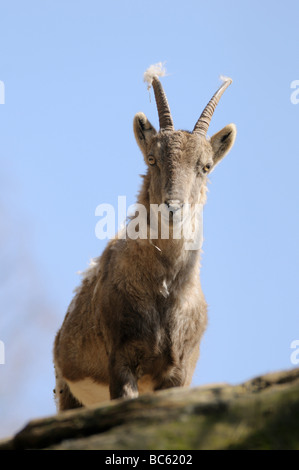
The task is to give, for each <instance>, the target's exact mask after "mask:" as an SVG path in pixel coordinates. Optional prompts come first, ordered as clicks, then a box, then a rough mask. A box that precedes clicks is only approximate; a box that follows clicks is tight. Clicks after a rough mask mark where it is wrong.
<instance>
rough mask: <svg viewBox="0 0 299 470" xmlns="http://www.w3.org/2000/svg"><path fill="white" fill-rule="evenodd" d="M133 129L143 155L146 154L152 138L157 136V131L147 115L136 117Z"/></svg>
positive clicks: (140, 114) (137, 115)
mask: <svg viewBox="0 0 299 470" xmlns="http://www.w3.org/2000/svg"><path fill="white" fill-rule="evenodd" d="M133 128H134V134H135V139H136V141H137V144H138V145H139V147H140V150H141V151H142V152H143V153H146V151H147V149H148V144H149V142H150V141H151V138H152V137H153V136H154V135H155V134H157V131H156V129H155V128H154V127H153V126H152V125H151V123H150V122H149V120H148V119H147V117H146V116H145V114H143V113H137V114H136V115H135V117H134V121H133Z"/></svg>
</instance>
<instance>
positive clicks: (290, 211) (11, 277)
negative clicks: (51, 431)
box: [0, 0, 299, 436]
mask: <svg viewBox="0 0 299 470" xmlns="http://www.w3.org/2000/svg"><path fill="white" fill-rule="evenodd" d="M298 15H299V4H298V2H297V1H295V0H287V1H285V2H276V3H275V2H272V1H269V0H263V1H260V0H259V1H257V0H251V1H247V0H246V1H242V2H240V1H237V0H235V1H232V0H228V1H226V2H223V1H218V0H214V1H210V2H205V1H201V0H197V1H191V0H185V1H184V2H181V1H177V0H171V1H169V0H159V1H157V0H153V1H151V2H145V1H140V0H138V1H137V0H136V1H135V0H132V1H130V0H128V1H125V2H124V1H120V0H119V1H109V2H103V1H101V0H98V1H96V0H84V1H82V0H81V1H76V0H75V1H74V0H72V1H71V0H69V1H67V0H62V1H58V0H51V1H48V0H45V1H43V2H41V1H37V0H36V1H32V0H28V1H26V2H23V1H21V0H18V1H17V0H11V1H9V2H8V1H6V2H4V1H3V2H1V4H0V80H1V81H2V82H3V83H4V84H5V104H4V105H0V122H1V126H0V164H1V172H0V210H1V225H0V340H2V341H3V342H4V343H5V353H6V358H5V359H6V363H5V365H0V416H1V419H0V436H5V435H7V434H8V433H10V432H12V431H14V430H16V429H17V428H18V427H20V426H22V425H23V424H24V422H25V421H27V420H28V419H29V418H32V417H36V416H41V415H47V414H50V413H53V412H54V411H55V408H54V403H53V400H52V389H53V387H54V378H53V369H52V359H51V354H52V351H51V349H52V342H53V337H54V335H55V332H56V330H57V329H58V328H59V327H60V324H61V322H62V320H63V317H64V314H65V311H66V309H67V306H68V304H69V302H70V300H71V298H72V291H73V289H74V288H75V287H76V286H77V285H78V283H79V280H80V278H79V277H78V275H77V274H76V272H77V271H80V270H83V269H85V268H86V267H87V263H88V262H89V260H90V258H92V257H94V256H97V255H99V254H100V253H101V252H102V250H103V248H104V246H105V243H106V242H103V241H99V240H98V239H97V238H96V237H95V232H94V229H95V225H96V222H97V220H98V219H97V218H96V217H95V208H96V207H97V205H98V204H101V203H104V202H105V203H110V204H116V202H117V197H118V196H119V195H126V196H127V201H128V205H129V204H132V203H133V202H134V201H135V196H136V194H137V192H138V190H139V187H140V183H141V179H140V177H139V175H140V174H142V173H144V171H145V166H144V163H143V158H142V156H141V153H140V151H139V149H138V147H137V144H136V143H135V140H134V136H133V131H132V120H133V117H134V114H135V113H136V112H138V111H143V112H145V114H146V115H147V116H148V118H149V119H150V120H151V121H152V122H153V123H154V124H155V125H156V126H158V118H157V112H156V107H155V103H154V100H153V99H152V102H150V101H149V95H148V92H147V90H146V85H145V84H144V83H143V80H142V77H143V72H144V71H145V70H146V68H147V67H148V66H149V65H150V64H152V63H156V62H159V61H163V62H164V61H165V62H166V67H167V71H168V73H169V75H168V76H167V77H165V78H164V79H163V85H164V88H165V90H166V92H167V96H168V100H169V103H170V107H171V110H172V115H173V118H174V123H175V127H176V128H183V129H189V130H192V128H193V126H194V124H195V122H196V120H197V119H198V117H199V115H200V113H201V111H202V109H203V107H204V106H205V105H206V103H207V101H208V100H209V99H210V97H211V96H212V94H213V93H214V91H215V90H216V88H217V87H218V86H219V83H220V82H219V75H220V74H223V75H228V76H231V77H232V78H233V80H234V81H233V84H232V86H231V87H230V88H229V89H228V90H227V92H226V93H225V95H224V96H223V98H222V100H221V102H220V104H219V106H218V108H217V110H216V112H215V114H214V117H213V120H212V123H211V126H210V129H209V133H210V135H212V134H213V133H214V132H216V131H218V130H220V129H221V128H222V127H224V126H225V125H226V124H228V123H230V122H234V123H235V124H236V125H237V129H238V135H237V140H236V143H235V146H234V148H233V150H232V151H231V153H230V154H229V155H228V156H227V157H226V158H225V159H224V160H223V161H222V163H221V164H220V165H219V166H218V167H217V169H216V170H215V172H214V173H213V174H212V175H211V178H210V179H211V183H210V185H209V193H208V202H207V205H206V206H205V211H204V238H205V241H204V245H203V250H204V253H203V257H202V271H201V280H202V285H203V289H204V293H205V296H206V299H207V302H208V304H209V326H208V329H207V332H206V334H205V337H204V340H203V342H202V348H201V349H202V352H201V359H200V361H199V364H198V367H197V370H196V374H195V376H194V385H198V384H206V383H210V382H223V381H225V382H231V383H237V382H240V381H243V380H247V379H249V378H250V377H252V376H255V375H258V374H261V373H264V372H268V371H273V370H277V369H282V368H284V369H285V368H290V367H293V365H292V364H291V362H290V354H291V352H292V350H291V349H290V344H291V342H292V341H293V340H295V339H299V327H298V326H299V325H298V323H299V322H298V303H299V302H298V300H299V299H298V226H299V224H298V199H299V198H298V174H299V164H298V162H299V140H298V123H299V104H298V105H295V104H292V103H291V100H290V97H291V93H292V91H293V90H292V89H291V88H290V85H291V82H292V81H294V80H299V68H298V50H299V44H298V42H299V41H298Z"/></svg>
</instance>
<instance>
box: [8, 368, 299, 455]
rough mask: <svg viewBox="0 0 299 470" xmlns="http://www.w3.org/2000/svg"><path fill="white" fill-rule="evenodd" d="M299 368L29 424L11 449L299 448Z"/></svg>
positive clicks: (12, 440) (154, 395)
mask: <svg viewBox="0 0 299 470" xmlns="http://www.w3.org/2000/svg"><path fill="white" fill-rule="evenodd" d="M298 418H299V368H298V369H292V370H288V371H283V372H276V373H271V374H267V375H263V376H260V377H257V378H254V379H253V380H249V381H247V382H245V383H243V384H240V385H235V386H232V385H227V384H219V385H212V386H205V387H196V388H192V389H182V388H177V389H170V390H164V391H160V392H156V393H152V394H148V395H143V396H141V397H139V398H136V399H133V400H115V401H113V402H107V403H104V404H103V405H102V406H100V407H94V408H89V409H86V408H81V409H78V410H71V411H66V412H64V413H61V414H59V415H56V416H51V417H48V418H43V419H38V420H34V421H31V422H29V423H28V424H27V425H26V426H25V427H24V428H23V429H22V430H21V431H20V432H18V433H17V434H16V435H15V436H13V437H12V438H10V439H6V440H5V441H2V442H0V450H4V449H64V450H71V449H86V450H88V449H99V450H100V449H104V450H133V449H134V450H147V449H148V450H160V449H161V450H191V449H194V450H195V449H296V450H299V426H298Z"/></svg>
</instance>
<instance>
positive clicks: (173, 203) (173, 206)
mask: <svg viewBox="0 0 299 470" xmlns="http://www.w3.org/2000/svg"><path fill="white" fill-rule="evenodd" d="M165 204H166V205H167V207H168V210H169V211H171V212H176V211H177V210H179V209H181V208H182V206H183V203H182V202H181V201H180V200H179V199H169V200H168V201H165Z"/></svg>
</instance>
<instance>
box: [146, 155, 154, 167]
mask: <svg viewBox="0 0 299 470" xmlns="http://www.w3.org/2000/svg"><path fill="white" fill-rule="evenodd" d="M147 161H148V162H149V164H150V165H154V164H155V163H156V159H155V157H153V156H152V155H149V157H147Z"/></svg>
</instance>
